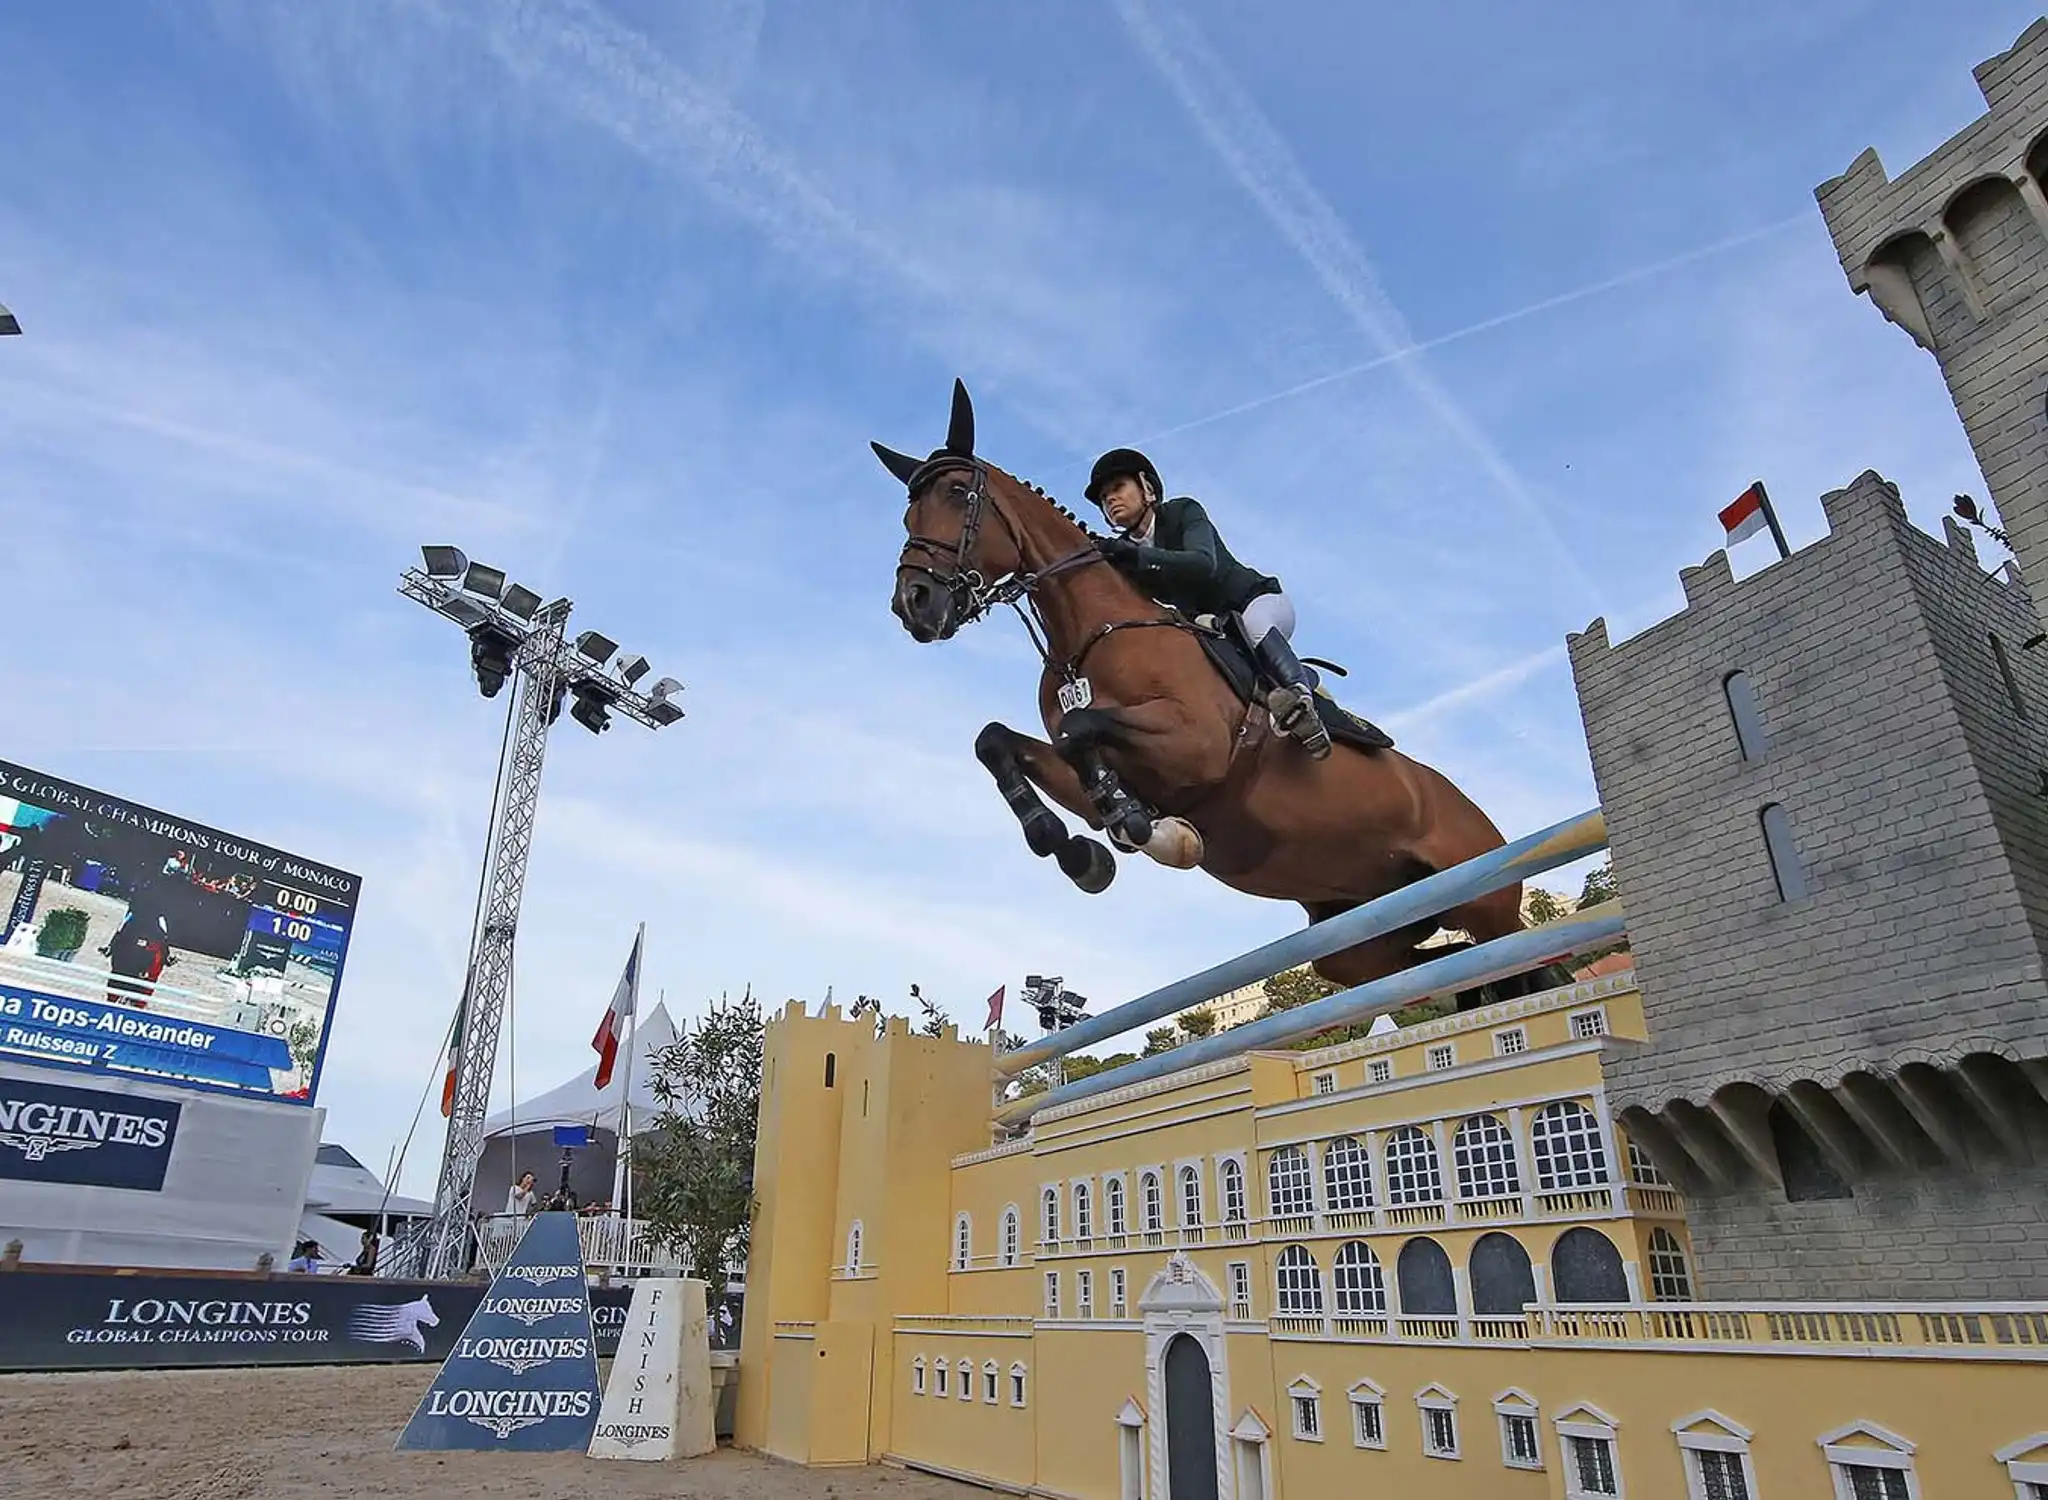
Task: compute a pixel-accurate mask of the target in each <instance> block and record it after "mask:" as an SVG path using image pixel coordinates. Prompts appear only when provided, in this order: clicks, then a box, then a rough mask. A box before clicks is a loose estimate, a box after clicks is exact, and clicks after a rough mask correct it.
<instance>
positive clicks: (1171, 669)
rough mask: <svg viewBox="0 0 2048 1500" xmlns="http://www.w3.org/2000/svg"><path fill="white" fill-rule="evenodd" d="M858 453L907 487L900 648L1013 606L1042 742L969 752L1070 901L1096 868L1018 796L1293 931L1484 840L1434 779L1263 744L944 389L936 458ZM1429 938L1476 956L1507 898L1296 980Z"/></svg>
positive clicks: (1258, 716)
mask: <svg viewBox="0 0 2048 1500" xmlns="http://www.w3.org/2000/svg"><path fill="white" fill-rule="evenodd" d="M873 447H874V449H875V453H876V455H877V456H878V457H880V458H881V460H882V462H883V464H884V465H886V466H887V467H888V469H889V471H890V472H891V473H892V474H894V475H895V476H896V477H897V478H898V479H899V480H901V481H902V482H903V483H904V485H905V486H906V487H907V488H908V491H909V502H910V504H909V510H908V512H907V514H906V515H905V516H904V529H905V530H906V531H907V532H908V534H909V540H908V541H907V542H906V543H905V544H904V547H903V552H902V555H901V556H900V558H899V559H898V562H897V568H896V592H895V605H894V607H895V612H896V614H897V616H898V617H899V618H900V619H901V620H902V621H903V625H904V628H905V629H907V630H908V631H909V632H910V634H911V636H912V637H913V638H915V639H916V640H918V641H926V642H928V641H938V640H945V639H947V638H949V637H951V636H952V635H953V634H954V633H955V632H957V631H958V630H959V629H960V627H961V626H963V625H965V624H968V623H970V622H971V621H973V620H975V619H978V618H979V617H980V616H981V615H982V614H984V613H986V612H987V611H988V610H989V609H990V608H992V607H993V606H995V605H997V604H1004V603H1007V604H1012V605H1014V606H1016V607H1017V608H1018V609H1019V612H1020V613H1022V612H1023V610H1024V609H1025V608H1026V607H1028V608H1029V609H1030V611H1031V614H1030V617H1029V621H1028V623H1034V624H1035V625H1036V627H1037V628H1036V629H1035V630H1034V631H1033V636H1034V639H1035V640H1039V642H1040V650H1041V653H1042V654H1043V655H1044V656H1045V658H1046V665H1045V670H1044V673H1043V675H1042V676H1041V677H1040V679H1039V688H1038V707H1039V713H1040V716H1041V717H1042V718H1043V719H1044V721H1045V727H1046V730H1047V732H1048V733H1049V734H1050V735H1051V736H1052V738H1051V741H1050V742H1049V743H1048V742H1047V741H1045V740H1040V739H1034V738H1032V737H1031V736H1029V735H1025V734H1020V733H1018V732H1017V731H1016V730H1013V729H1010V728H1008V727H1007V726H1005V725H1002V724H990V725H988V726H987V727H986V728H985V729H983V730H982V731H981V734H980V736H979V737H978V738H977V739H976V741H975V754H976V755H977V757H978V758H979V759H980V760H981V762H982V764H983V765H984V766H986V767H987V768H988V770H989V773H990V774H991V775H992V776H993V777H994V778H995V781H996V785H997V787H998V788H999V789H1000V790H1001V792H1002V794H1003V797H1004V799H1005V800H1006V801H1007V802H1008V803H1009V804H1010V808H1011V811H1012V812H1014V813H1015V814H1016V816H1017V819H1018V821H1019V822H1020V823H1021V824H1022V825H1023V829H1024V836H1025V841H1026V842H1027V843H1028V844H1029V845H1030V847H1031V850H1032V852H1033V853H1035V854H1038V855H1040V856H1041V857H1043V856H1047V855H1050V856H1053V857H1054V858H1056V859H1057V861H1058V863H1059V866H1060V868H1061V869H1062V870H1063V871H1065V873H1066V874H1067V876H1068V878H1070V879H1071V880H1072V881H1073V882H1074V883H1075V884H1076V885H1077V886H1079V887H1080V888H1081V889H1082V890H1084V891H1088V892H1091V893H1093V892H1099V891H1101V890H1104V889H1105V888H1107V886H1108V885H1109V883H1110V880H1111V878H1112V877H1113V876H1114V875H1115V873H1116V863H1115V859H1114V856H1112V855H1111V853H1110V852H1109V850H1108V849H1107V848H1105V847H1104V846H1103V845H1102V844H1101V843H1099V842H1097V841H1096V840H1094V839H1091V838H1088V837H1086V836H1085V835H1079V834H1074V835H1069V833H1068V831H1067V829H1066V826H1065V825H1064V824H1063V823H1062V822H1061V820H1060V818H1059V815H1058V814H1057V813H1055V812H1053V811H1052V810H1051V809H1050V808H1048V807H1047V806H1046V805H1045V803H1044V802H1043V801H1042V800H1041V799H1040V798H1039V796H1038V791H1036V790H1034V787H1035V788H1037V789H1038V790H1042V791H1044V792H1045V793H1046V794H1047V795H1048V796H1050V797H1051V798H1052V800H1053V801H1054V802H1056V803H1058V804H1059V805H1060V806H1061V807H1063V808H1065V809H1066V810H1067V811H1068V812H1070V813H1072V814H1074V815H1075V816H1076V817H1079V818H1081V819H1083V820H1084V821H1085V822H1086V823H1087V824H1088V826H1089V827H1090V828H1094V829H1101V830H1107V831H1108V833H1109V836H1110V838H1111V841H1112V842H1115V843H1117V844H1118V845H1119V846H1120V847H1123V848H1125V849H1142V850H1144V851H1145V852H1146V853H1147V854H1149V855H1151V856H1152V857H1153V858H1154V859H1156V860H1158V861H1159V862H1160V863H1162V864H1166V865H1170V866H1174V867H1177V868H1192V867H1195V866H1199V867H1200V868H1201V869H1203V870H1206V871H1207V872H1208V873H1209V874H1210V875H1212V876H1214V877H1215V878H1216V879H1218V880H1220V881H1222V882H1223V883H1224V884H1225V885H1228V886H1231V887H1232V888H1234V889H1236V890H1240V891H1244V892H1246V893H1247V894H1249V895H1253V896H1264V897H1269V898H1273V899H1278V900H1287V901H1295V902H1299V903H1300V904H1301V906H1302V907H1303V908H1304V909H1305V910H1306V911H1307V912H1308V915H1309V919H1310V921H1321V920H1323V919H1324V918H1326V917H1331V916H1334V915H1336V914H1337V913H1339V912H1343V911H1348V910H1350V909H1351V908H1352V907H1355V906H1358V905H1361V904H1362V903H1364V902H1367V901H1370V900H1372V899H1373V898H1374V897H1376V896H1383V895H1385V894H1386V893H1387V892H1389V891H1392V890H1394V889H1396V888H1397V887H1399V886H1403V885H1406V884H1408V883H1409V882H1411V881H1415V880H1419V879H1421V878H1423V877H1424V876H1427V875H1430V874H1432V873H1434V872H1436V871H1438V870H1442V869H1447V868H1448V867H1450V866H1452V865H1455V864H1459V863H1462V862H1463V861H1465V860H1468V859H1471V858H1473V857H1474V856H1476V855H1480V854H1483V853H1485V852H1486V851H1487V850H1489V849H1494V848H1498V847H1499V846H1500V845H1501V843H1502V842H1504V841H1503V839H1502V838H1501V835H1500V831H1499V830H1498V829H1497V828H1495V827H1494V825H1493V823H1492V822H1491V821H1490V820H1489V819H1488V818H1487V816H1486V814H1485V813H1483V812H1481V811H1480V810H1479V809H1478V808H1477V807H1476V806H1474V805H1473V803H1472V802H1471V801H1470V800H1469V799H1468V798H1467V797H1466V796H1465V795H1464V793H1462V792H1460V791H1459V790H1458V789H1457V788H1456V787H1455V786H1453V785H1452V784H1451V783H1450V781H1449V780H1447V779H1446V778H1445V777H1444V776H1443V775H1442V774H1440V773H1439V772H1437V771H1435V770H1433V769H1431V768H1430V767H1428V766H1425V765H1423V764H1421V763H1420V762H1418V761H1414V760H1411V759H1409V758H1408V757H1407V756H1405V755H1402V754H1400V753H1398V752H1397V751H1394V750H1392V749H1379V750H1373V751H1370V752H1367V751H1365V750H1361V749H1358V748H1355V747H1353V746H1350V745H1346V744H1343V743H1341V742H1340V743H1339V744H1338V746H1337V748H1336V750H1335V752H1334V753H1333V754H1331V755H1330V756H1329V757H1328V758H1326V759H1323V760H1316V759H1313V758H1311V757H1310V756H1309V754H1308V753H1307V751H1306V750H1304V749H1303V748H1302V747H1301V746H1300V745H1299V744H1297V743H1295V742H1294V741H1292V740H1290V739H1288V738H1287V737H1285V736H1283V735H1280V734H1278V733H1276V732H1272V731H1271V730H1270V728H1269V725H1268V723H1267V720H1266V714H1265V711H1264V709H1263V708H1260V707H1256V706H1253V705H1250V704H1247V702H1246V701H1245V700H1244V699H1243V698H1242V697H1241V696H1240V695H1239V693H1238V692H1237V690H1236V689H1234V688H1233V687H1232V686H1231V684H1230V683H1229V682H1228V681H1227V680H1226V679H1225V678H1224V676H1223V674H1222V673H1221V672H1220V671H1219V670H1218V669H1217V667H1216V666H1215V665H1214V664H1213V663H1212V662H1211V661H1210V659H1209V657H1208V655H1207V653H1206V652H1205V650H1204V648H1203V644H1202V641H1201V637H1200V634H1199V627H1198V626H1197V625H1196V624H1195V623H1194V622H1191V621H1187V620H1183V619H1181V618H1180V617H1179V616H1177V615H1175V614H1174V613H1173V612H1172V611H1170V610H1168V609H1165V608H1163V607H1162V606H1160V605H1158V604H1156V603H1154V602H1153V601H1152V600H1150V599H1148V598H1146V597H1145V596H1144V595H1143V594H1142V593H1140V592H1139V591H1138V589H1137V588H1135V587H1134V586H1133V585H1132V584H1131V583H1129V582H1128V581H1126V580H1125V578H1124V577H1123V575H1122V574H1121V573H1119V572H1118V571H1117V570H1116V569H1115V568H1114V567H1111V566H1108V565H1107V564H1106V563H1104V562H1103V559H1102V557H1101V554H1100V553H1098V552H1097V551H1096V549H1095V545H1094V541H1095V539H1094V538H1093V537H1091V536H1090V534H1089V533H1088V531H1087V529H1086V528H1085V527H1083V526H1082V525H1081V524H1080V523H1079V522H1078V521H1076V520H1075V519H1074V517H1073V516H1072V515H1071V514H1070V513H1068V512H1066V511H1065V510H1063V509H1061V508H1060V507H1059V506H1058V505H1056V504H1055V503H1054V502H1053V501H1052V500H1051V499H1049V498H1048V497H1047V496H1046V495H1045V494H1044V493H1043V492H1042V491H1039V490H1036V489H1034V488H1032V487H1030V486H1027V485H1025V484H1023V483H1021V482H1020V481H1018V480H1016V479H1014V478H1012V477H1011V476H1010V475H1008V474H1005V473H1004V472H1002V471H1001V470H1000V469H997V468H995V467H994V466H992V465H991V464H989V463H987V462H986V461H985V460H983V459H981V458H978V457H976V456H975V453H974V408H973V404H972V403H971V402H970V401H969V399H968V396H967V391H966V388H965V387H964V386H963V385H961V384H959V383H958V382H957V381H956V382H955V384H954V388H953V417H952V423H951V426H950V429H949V431H948V433H947V437H946V444H945V446H944V447H943V448H940V449H939V450H938V451H936V452H935V453H933V454H932V455H931V457H930V458H928V459H925V460H922V461H920V460H918V459H915V458H911V457H908V456H907V455H904V454H900V453H895V452H892V451H891V450H890V449H887V448H884V447H883V446H882V445H881V444H879V443H877V444H874V445H873ZM1041 637H1042V639H1041ZM1254 696H1256V695H1254ZM1440 928H1448V929H1462V930H1463V931H1464V932H1466V933H1467V934H1469V936H1470V939H1471V940H1472V941H1474V942H1486V941H1488V940H1490V939H1493V938H1496V937H1502V936H1505V935H1506V934H1508V933H1511V932H1517V931H1520V930H1521V928H1522V919H1521V887H1520V885H1519V884H1518V885H1515V886H1512V887H1508V888H1505V889H1502V890H1498V891H1494V892H1492V893H1490V894H1488V895H1485V896H1481V897H1478V898H1476V899H1474V900H1472V901H1470V902H1468V903H1466V904H1465V905H1463V906H1460V907H1456V908H1454V909H1453V910H1451V911H1448V912H1446V913H1444V914H1443V916H1442V918H1441V919H1440V920H1439V919H1437V918H1431V919H1427V920H1424V921H1420V922H1417V923H1415V924H1413V925H1411V926H1409V927H1406V928H1403V929H1401V930H1400V931H1397V932H1392V933H1389V934H1387V935H1386V936H1384V937H1379V938H1375V939H1373V940H1371V941H1370V942H1366V943H1362V944H1359V945H1357V946H1355V947H1352V948H1347V949H1344V950H1343V951H1341V952H1338V953H1334V954H1332V955H1330V956H1329V957H1328V958H1325V959H1322V960H1320V961H1319V962H1318V963H1317V964H1316V966H1315V967H1316V972H1317V973H1319V974H1321V975H1322V976H1323V977H1324V978H1325V979H1328V980H1330V981H1332V982H1334V983H1337V984H1342V985H1354V984H1361V983H1364V982H1365V981H1367V980H1369V979H1376V978H1378V977H1380V976H1381V975H1385V974H1392V973H1395V972H1397V971H1399V970H1402V969H1406V968H1409V967H1411V966H1413V965H1415V964H1417V963H1420V962H1423V961H1424V960H1426V959H1429V958H1433V957H1438V956H1441V955H1442V954H1443V953H1444V952H1446V951H1448V950H1446V949H1445V948H1442V947H1436V948H1431V949H1426V950H1423V951H1421V952H1418V951H1417V949H1416V944H1417V943H1419V942H1421V941H1422V940H1423V939H1425V938H1427V937H1430V936H1432V935H1433V934H1434V933H1436V932H1437V931H1438V930H1439V929H1440ZM1522 988H1523V986H1519V985H1517V986H1515V990H1514V991H1513V992H1519V991H1520V989H1522ZM1507 992H1510V991H1507V990H1505V989H1504V988H1503V987H1502V986H1496V987H1495V988H1494V994H1495V995H1496V996H1498V995H1500V994H1503V993H1507ZM1466 1003H1478V1001H1477V1000H1471V1001H1469V1002H1468V1001H1466V1000H1465V999H1463V998H1462V997H1461V1004H1466Z"/></svg>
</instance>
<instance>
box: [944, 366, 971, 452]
mask: <svg viewBox="0 0 2048 1500" xmlns="http://www.w3.org/2000/svg"><path fill="white" fill-rule="evenodd" d="M946 451H947V452H948V453H957V454H959V455H960V456H961V457H962V458H972V457H973V456H974V402H973V400H972V399H971V398H970V397H969V396H968V394H967V387H966V385H965V384H963V383H962V382H961V381H960V380H958V379H957V378H956V379H955V380H954V382H953V420H952V421H950V422H948V423H947V424H946Z"/></svg>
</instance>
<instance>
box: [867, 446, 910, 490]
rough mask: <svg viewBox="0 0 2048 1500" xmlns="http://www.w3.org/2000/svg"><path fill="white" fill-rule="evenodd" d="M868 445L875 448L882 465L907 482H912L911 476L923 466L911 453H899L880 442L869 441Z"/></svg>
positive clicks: (876, 455)
mask: <svg viewBox="0 0 2048 1500" xmlns="http://www.w3.org/2000/svg"><path fill="white" fill-rule="evenodd" d="M868 446H869V447H870V448H872V449H874V450H875V457H876V458H879V459H880V460H881V461H882V467H883V468H885V469H887V470H888V471H889V472H890V473H891V474H894V475H895V476H896V477H897V478H898V479H900V480H902V481H903V482H904V483H905V484H908V483H910V476H911V475H913V474H915V473H916V472H917V471H918V470H919V469H920V468H921V467H923V466H922V465H921V464H920V463H919V462H918V461H917V460H916V459H914V458H912V457H911V456H910V455H909V454H907V453H898V452H897V451H896V450H895V449H894V448H884V447H883V446H882V445H881V444H880V443H874V442H871V443H869V444H868Z"/></svg>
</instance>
